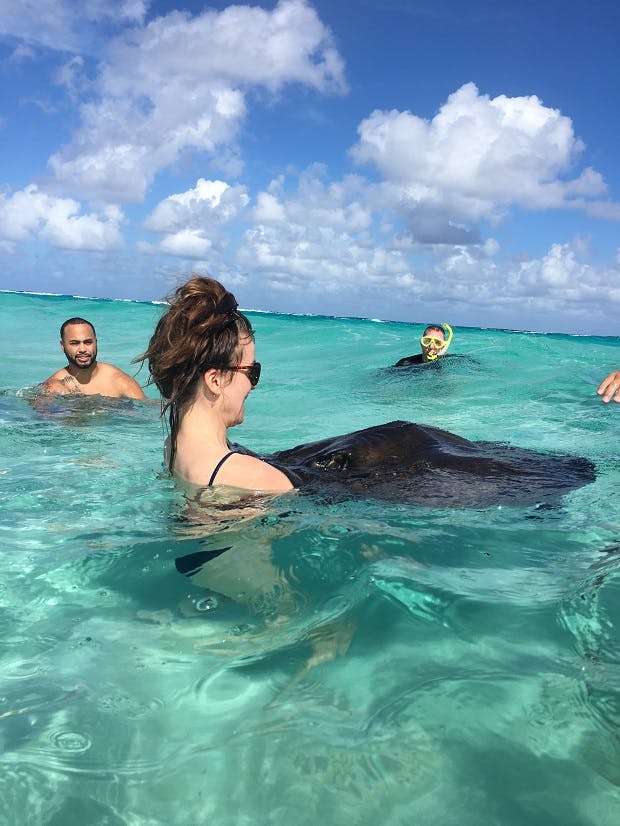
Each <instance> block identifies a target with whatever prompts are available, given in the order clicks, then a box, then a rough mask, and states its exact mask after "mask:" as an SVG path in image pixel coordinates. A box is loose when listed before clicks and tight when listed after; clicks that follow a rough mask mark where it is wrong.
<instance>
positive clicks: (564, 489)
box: [265, 421, 596, 508]
mask: <svg viewBox="0 0 620 826" xmlns="http://www.w3.org/2000/svg"><path fill="white" fill-rule="evenodd" d="M265 458H267V459H268V461H270V462H272V463H273V464H275V465H277V466H278V467H281V468H282V469H283V470H284V471H285V472H286V473H287V474H288V475H289V476H290V477H291V479H292V480H293V481H294V483H295V485H296V486H297V487H301V488H302V489H303V490H304V491H309V492H313V493H317V494H319V495H322V496H324V497H328V498H330V499H335V500H343V499H350V498H368V499H381V500H387V501H391V502H400V503H406V504H414V505H426V506H429V507H470V508H473V507H487V506H491V505H499V504H506V505H515V506H529V505H540V504H545V503H555V502H558V500H559V499H560V497H561V496H562V495H564V494H565V493H568V492H569V491H571V490H574V489H576V488H580V487H582V486H583V485H587V484H589V483H590V482H593V481H594V480H595V478H596V474H595V469H594V465H593V463H592V462H590V461H589V460H588V459H585V458H582V457H579V456H561V455H553V454H548V453H541V452H539V451H535V450H528V449H527V448H519V447H513V446H511V445H506V444H503V443H499V442H470V441H468V440H467V439H462V438H461V437H460V436H456V435H455V434H454V433H449V432H448V431H446V430H440V429H439V428H436V427H431V426H430V425H421V424H414V423H412V422H404V421H395V422H388V423H386V424H382V425H377V426H375V427H369V428H366V429H364V430H357V431H354V432H352V433H347V434H345V435H343V436H335V437H333V438H331V439H322V440H320V441H317V442H310V443H308V444H302V445H298V446H297V447H294V448H291V449H289V450H281V451H278V452H277V453H274V454H272V455H271V456H269V457H265Z"/></svg>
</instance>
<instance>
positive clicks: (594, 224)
mask: <svg viewBox="0 0 620 826" xmlns="http://www.w3.org/2000/svg"><path fill="white" fill-rule="evenodd" d="M371 5H372V4H371ZM162 6H163V4H161V3H160V4H158V7H157V8H158V9H159V12H158V14H157V15H156V14H154V13H152V12H151V8H150V6H149V3H147V2H142V0H105V2H104V0H91V2H89V3H87V4H84V6H83V7H80V6H76V4H74V3H73V2H71V1H70V0H53V2H52V0H37V2H36V3H35V2H33V0H21V2H14V3H12V4H10V5H8V4H6V3H3V4H1V5H0V49H1V50H0V72H1V81H2V85H3V89H4V95H3V98H4V100H5V101H7V102H6V103H5V106H4V111H3V112H2V115H1V120H0V136H2V137H3V139H4V140H5V150H4V153H3V155H4V162H3V165H2V170H1V172H0V175H1V176H2V188H1V191H0V256H1V257H2V267H3V273H4V275H3V279H2V280H3V281H4V282H5V283H2V284H1V286H2V287H4V288H7V289H26V290H37V289H39V290H42V291H51V292H67V293H79V294H89V295H95V296H97V295H100V296H119V297H133V298H147V299H148V298H160V297H161V296H162V295H163V294H164V293H165V292H167V291H168V290H169V289H170V288H171V287H172V286H173V285H174V284H175V283H176V281H177V280H178V279H179V277H181V276H182V275H183V274H185V273H187V272H188V271H189V270H195V271H198V272H203V273H208V274H212V275H214V276H215V277H219V278H221V280H222V281H223V282H224V283H226V284H228V285H230V286H231V287H234V288H235V290H236V291H237V293H238V295H239V298H240V300H241V303H242V304H243V305H244V306H254V307H261V308H264V309H273V310H279V311H292V312H304V311H307V312H323V313H329V314H338V315H367V316H368V315H369V316H372V317H382V318H391V319H403V320H416V321H424V320H425V318H428V317H430V316H431V315H432V316H433V317H435V316H437V317H441V318H447V319H449V320H451V321H452V322H454V323H456V324H458V323H461V324H476V325H481V326H513V327H521V328H529V329H532V328H538V329H553V330H564V331H567V332H571V331H574V332H599V333H600V334H603V335H605V334H614V335H617V334H620V324H619V322H618V321H617V318H618V312H614V310H616V311H618V310H620V278H619V276H620V244H618V243H616V244H615V246H614V240H613V239H614V238H617V236H618V227H619V226H620V203H619V202H618V201H617V200H616V199H615V197H614V194H613V192H612V191H611V188H610V185H609V183H608V182H607V181H606V175H608V174H609V172H610V170H611V173H613V172H614V171H615V167H614V168H612V164H616V163H617V160H616V158H615V157H614V158H611V157H605V156H602V157H598V158H597V160H600V161H601V168H599V169H597V168H594V166H593V165H592V164H590V163H586V162H585V160H584V159H585V158H586V157H587V147H586V145H585V143H584V141H583V140H582V139H581V138H580V137H579V134H578V129H579V126H578V124H575V123H573V121H572V119H571V117H570V112H561V111H560V110H559V109H558V108H554V107H553V106H551V105H548V104H547V103H545V102H543V100H542V99H541V98H540V97H539V96H537V94H535V93H534V92H532V93H530V94H527V95H516V94H512V95H510V94H508V93H499V94H494V95H493V94H491V93H489V92H486V91H485V90H484V88H480V84H479V83H476V82H474V81H473V80H471V79H470V78H468V77H463V78H462V83H460V85H459V86H458V87H456V88H453V89H452V90H451V91H450V92H449V94H447V95H446V96H445V99H438V100H436V103H435V111H434V112H432V113H426V112H422V111H418V113H416V97H415V94H413V93H412V94H411V95H410V96H409V97H408V98H407V99H404V100H403V102H402V106H400V107H399V108H387V107H385V108H381V107H379V108H377V107H376V106H375V105H373V102H372V101H370V100H368V101H366V100H363V101H362V100H360V96H359V93H358V97H357V98H356V102H358V103H359V106H364V105H366V106H367V108H366V111H364V112H363V114H362V116H361V117H358V118H357V120H355V121H353V120H348V121H347V120H345V117H346V118H347V119H350V115H349V113H348V111H345V112H344V113H343V114H342V115H339V107H341V108H342V109H343V110H346V107H344V105H343V102H344V101H346V100H347V98H350V97H351V96H352V94H353V92H352V90H353V89H355V88H356V87H359V86H360V85H361V84H363V78H361V77H358V76H352V75H351V72H350V71H349V70H348V67H347V54H346V52H345V51H344V50H343V48H342V46H341V45H340V43H339V40H340V38H339V36H338V31H337V30H336V29H335V28H334V27H333V25H332V24H330V21H329V19H328V17H329V13H328V11H327V10H326V11H324V12H323V13H320V11H319V8H318V6H317V4H314V5H313V4H312V3H310V2H308V1H307V0H280V2H278V3H276V4H273V3H262V4H255V5H252V6H250V5H243V6H242V5H227V6H226V5H224V4H219V6H220V8H213V7H206V6H204V7H203V6H197V7H196V8H195V9H192V10H188V9H187V8H185V9H183V10H181V9H176V8H174V7H173V4H169V8H168V10H167V11H165V12H162V11H161V8H162ZM328 8H329V7H326V9H328ZM415 22H416V18H413V19H411V21H410V25H411V26H412V31H413V32H415ZM380 58H381V52H380V49H378V48H377V49H376V50H375V53H374V55H373V60H374V61H379V60H380ZM322 106H323V107H324V109H323V110H321V107H322ZM421 108H422V107H421ZM360 111H361V110H360ZM330 113H331V114H330ZM328 117H332V118H338V117H342V120H343V134H345V135H347V134H348V138H347V140H348V142H347V143H346V144H342V145H340V144H339V143H337V142H334V141H332V142H331V145H330V146H329V148H328V147H326V145H325V141H324V139H323V133H324V132H325V128H326V127H325V120H326V118H328ZM300 124H301V126H300ZM347 129H348V130H349V131H348V133H347ZM290 134H294V135H295V138H294V139H292V138H289V136H290ZM267 136H269V137H270V140H269V141H268V142H267V140H266V137H267ZM23 150H25V151H23ZM22 151H23V158H22V160H19V158H20V157H21V155H22ZM594 155H597V153H596V152H594ZM335 170H337V171H335ZM532 227H535V229H534V231H533V232H532V231H531V230H532ZM528 230H529V234H528ZM533 237H534V239H535V240H533ZM601 249H602V250H603V254H601ZM42 261H43V262H44V264H43V265H42V263H41V262H42Z"/></svg>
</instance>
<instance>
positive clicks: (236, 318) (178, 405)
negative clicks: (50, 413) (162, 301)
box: [135, 273, 254, 472]
mask: <svg viewBox="0 0 620 826" xmlns="http://www.w3.org/2000/svg"><path fill="white" fill-rule="evenodd" d="M168 303H169V305H170V306H169V307H168V309H167V310H166V312H165V313H164V315H163V316H162V317H161V318H160V319H159V321H158V322H157V326H156V327H155V332H154V333H153V335H152V336H151V340H150V341H149V346H148V348H147V350H146V352H145V353H144V354H143V355H142V356H139V357H138V358H137V359H135V361H142V362H143V361H146V360H148V366H149V372H150V374H151V378H150V380H149V384H155V385H156V386H157V389H158V390H159V392H160V393H161V395H162V397H163V403H162V410H161V415H162V416H163V415H164V414H165V413H166V412H167V413H168V419H169V423H170V452H169V458H168V470H169V471H170V472H172V468H173V465H174V459H175V456H176V443H177V434H178V431H179V422H180V415H181V413H182V412H183V408H184V407H185V406H186V405H187V404H188V403H189V402H190V401H191V400H192V398H193V397H194V393H195V391H196V386H197V384H198V382H199V381H200V380H201V378H202V376H203V375H204V374H205V372H206V371H207V370H209V369H211V368H216V369H218V370H226V369H227V368H232V367H237V366H238V365H239V364H240V360H241V346H240V343H239V342H240V339H242V338H250V339H253V338H254V330H253V329H252V325H251V324H250V322H249V321H248V319H247V318H246V317H245V316H244V315H243V313H240V312H238V311H237V302H236V300H235V298H234V296H233V295H232V294H231V293H229V292H228V291H227V290H226V288H225V287H223V286H222V285H221V284H220V283H219V281H215V280H214V279H213V278H205V277H204V276H201V275H196V273H192V274H191V277H190V279H189V281H186V282H185V284H182V285H181V286H180V287H177V289H176V290H175V291H174V292H173V293H172V295H171V296H169V297H168ZM231 373H232V370H231Z"/></svg>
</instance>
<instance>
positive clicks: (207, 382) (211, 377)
mask: <svg viewBox="0 0 620 826" xmlns="http://www.w3.org/2000/svg"><path fill="white" fill-rule="evenodd" d="M202 381H203V383H204V386H205V387H206V389H207V390H208V391H209V392H210V393H212V394H213V395H214V396H219V395H220V393H221V392H222V374H221V372H220V371H219V370H216V369H215V367H211V368H210V369H209V370H207V372H206V373H205V374H204V375H203V377H202Z"/></svg>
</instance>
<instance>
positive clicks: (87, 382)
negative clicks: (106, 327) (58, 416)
mask: <svg viewBox="0 0 620 826" xmlns="http://www.w3.org/2000/svg"><path fill="white" fill-rule="evenodd" d="M60 348H61V350H62V351H63V353H64V354H65V356H66V357H67V361H68V362H69V363H68V364H67V366H66V367H62V368H61V369H60V370H58V371H56V373H54V375H53V376H50V377H49V379H46V380H45V381H44V382H43V383H42V385H41V389H42V390H43V392H44V393H50V394H58V395H63V396H66V395H69V394H71V395H75V394H76V393H82V394H84V395H85V396H95V395H99V396H111V397H114V398H125V399H144V398H146V396H145V395H144V393H143V392H142V388H141V387H140V385H139V384H138V382H137V381H136V380H135V379H132V378H131V376H128V375H127V373H124V372H123V371H122V370H120V369H119V368H118V367H114V366H113V365H112V364H104V362H102V361H97V335H96V333H95V328H94V327H93V325H92V324H91V323H90V321H86V319H84V318H69V319H67V320H66V321H65V322H64V324H63V325H62V327H61V328H60Z"/></svg>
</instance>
